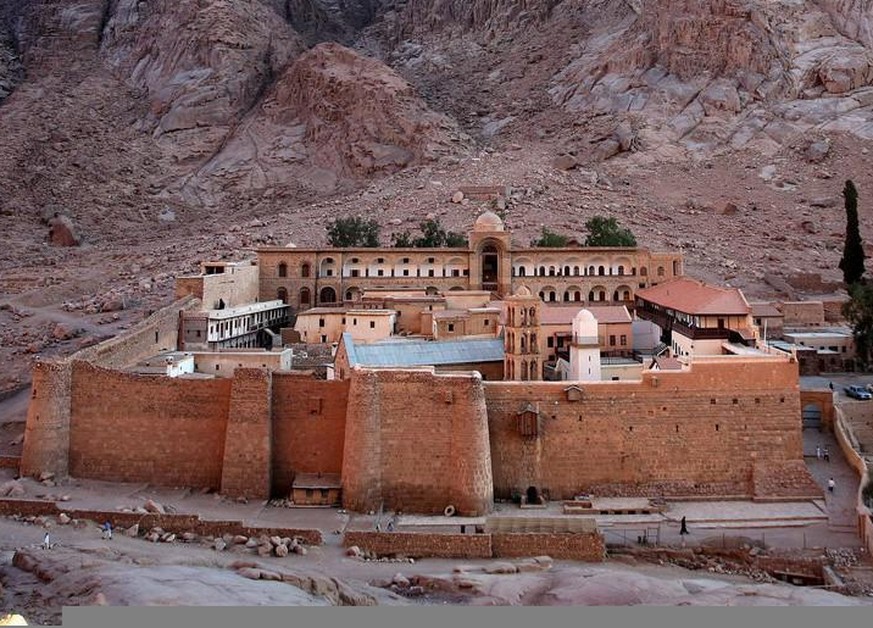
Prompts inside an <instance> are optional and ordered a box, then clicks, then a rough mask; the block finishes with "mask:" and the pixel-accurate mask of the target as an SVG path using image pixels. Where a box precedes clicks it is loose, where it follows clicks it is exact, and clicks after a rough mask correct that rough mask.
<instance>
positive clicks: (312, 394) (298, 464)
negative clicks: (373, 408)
mask: <svg viewBox="0 0 873 628" xmlns="http://www.w3.org/2000/svg"><path fill="white" fill-rule="evenodd" d="M348 394H349V382H348V381H347V380H345V381H341V380H337V381H325V380H318V379H313V378H312V377H311V376H309V375H303V374H293V373H273V390H272V404H273V405H272V413H273V456H272V458H273V461H272V472H273V482H272V487H273V494H274V495H288V494H289V493H290V491H291V482H292V481H293V478H294V475H295V474H297V473H319V472H321V473H337V474H338V473H341V472H342V468H343V447H344V441H345V433H346V403H347V401H348Z"/></svg>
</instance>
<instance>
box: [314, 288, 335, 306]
mask: <svg viewBox="0 0 873 628" xmlns="http://www.w3.org/2000/svg"><path fill="white" fill-rule="evenodd" d="M318 301H319V303H336V290H334V289H333V288H329V287H328V288H322V289H321V292H319V293H318Z"/></svg>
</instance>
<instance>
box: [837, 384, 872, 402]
mask: <svg viewBox="0 0 873 628" xmlns="http://www.w3.org/2000/svg"><path fill="white" fill-rule="evenodd" d="M844 390H845V391H846V394H847V395H849V396H850V397H852V398H853V399H863V400H867V399H873V394H870V393H869V392H868V391H867V389H866V388H864V387H863V386H846V387H845V388H844Z"/></svg>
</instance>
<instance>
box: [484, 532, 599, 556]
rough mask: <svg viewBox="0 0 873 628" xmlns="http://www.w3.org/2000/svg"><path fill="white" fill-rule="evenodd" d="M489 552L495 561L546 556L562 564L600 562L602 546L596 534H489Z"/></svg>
mask: <svg viewBox="0 0 873 628" xmlns="http://www.w3.org/2000/svg"><path fill="white" fill-rule="evenodd" d="M491 549H492V552H493V554H494V557H495V558H521V557H528V556H540V555H543V554H545V555H547V556H551V557H552V558H559V559H566V560H584V561H598V562H599V561H603V560H605V559H606V545H605V543H604V541H603V536H602V535H601V534H600V533H598V532H594V533H590V534H569V533H566V534H562V533H525V534H492V535H491Z"/></svg>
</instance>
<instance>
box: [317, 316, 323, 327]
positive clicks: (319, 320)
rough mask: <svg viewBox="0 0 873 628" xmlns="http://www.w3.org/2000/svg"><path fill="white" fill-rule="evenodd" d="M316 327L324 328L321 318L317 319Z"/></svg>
mask: <svg viewBox="0 0 873 628" xmlns="http://www.w3.org/2000/svg"><path fill="white" fill-rule="evenodd" d="M318 326H319V327H324V319H323V318H319V319H318Z"/></svg>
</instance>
